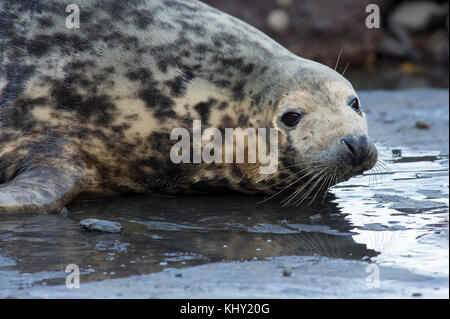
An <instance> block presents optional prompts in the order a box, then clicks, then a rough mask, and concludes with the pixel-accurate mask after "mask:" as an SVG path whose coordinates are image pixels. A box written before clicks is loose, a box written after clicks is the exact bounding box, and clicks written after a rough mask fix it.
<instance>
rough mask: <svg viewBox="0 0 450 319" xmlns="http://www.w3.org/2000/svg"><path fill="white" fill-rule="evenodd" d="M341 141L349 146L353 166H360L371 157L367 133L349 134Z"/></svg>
mask: <svg viewBox="0 0 450 319" xmlns="http://www.w3.org/2000/svg"><path fill="white" fill-rule="evenodd" d="M341 143H342V144H344V145H345V146H346V147H347V150H348V153H349V154H348V155H349V158H350V162H351V163H352V165H353V166H360V165H362V164H363V163H364V162H365V161H367V160H368V159H370V157H371V155H370V151H369V143H368V142H367V137H366V135H347V136H345V137H343V138H342V139H341Z"/></svg>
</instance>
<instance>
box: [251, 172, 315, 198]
mask: <svg viewBox="0 0 450 319" xmlns="http://www.w3.org/2000/svg"><path fill="white" fill-rule="evenodd" d="M305 170H306V169H305ZM313 172H314V171H310V172H308V173H306V174H305V175H303V176H300V177H299V178H297V179H296V180H295V181H293V182H292V183H290V184H289V185H287V186H284V187H283V188H282V189H281V190H280V191H279V192H277V193H275V194H273V195H271V196H270V197H269V198H266V199H264V200H262V201H260V202H258V203H257V204H261V203H264V202H266V201H268V200H270V199H272V198H274V197H275V196H277V195H279V194H281V193H282V192H284V191H285V190H286V189H288V188H289V187H290V186H292V185H294V184H295V183H298V182H299V181H301V180H302V179H303V178H305V177H306V176H308V175H309V174H312V173H313ZM294 176H297V174H296V175H294ZM289 177H291V176H289Z"/></svg>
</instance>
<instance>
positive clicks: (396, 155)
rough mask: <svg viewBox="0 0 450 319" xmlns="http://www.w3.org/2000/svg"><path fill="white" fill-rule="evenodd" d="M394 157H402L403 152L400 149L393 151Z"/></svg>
mask: <svg viewBox="0 0 450 319" xmlns="http://www.w3.org/2000/svg"><path fill="white" fill-rule="evenodd" d="M392 156H393V157H402V150H400V149H395V150H392Z"/></svg>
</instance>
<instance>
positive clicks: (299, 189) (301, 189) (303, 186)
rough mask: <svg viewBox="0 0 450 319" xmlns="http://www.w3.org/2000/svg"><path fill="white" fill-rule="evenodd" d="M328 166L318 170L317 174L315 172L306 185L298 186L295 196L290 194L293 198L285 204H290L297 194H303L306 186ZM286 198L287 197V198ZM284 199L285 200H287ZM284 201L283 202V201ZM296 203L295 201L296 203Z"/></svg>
mask: <svg viewBox="0 0 450 319" xmlns="http://www.w3.org/2000/svg"><path fill="white" fill-rule="evenodd" d="M325 169H326V168H324V169H322V170H321V171H320V172H319V171H316V174H314V175H313V176H312V177H311V178H310V179H309V180H308V182H306V183H305V184H304V185H302V186H301V187H300V188H298V189H297V190H296V191H295V192H294V194H295V195H294V196H292V197H291V196H290V197H291V199H289V200H288V201H287V202H286V203H285V204H284V205H283V206H285V205H287V204H289V203H290V202H291V201H292V200H293V199H294V198H295V197H296V196H297V195H299V194H301V192H302V191H303V190H304V189H305V187H306V186H308V185H309V184H310V183H311V182H312V181H314V180H315V179H316V178H317V177H318V176H320V175H321V174H322V173H323V172H324V171H325ZM285 200H286V199H285ZM285 200H283V201H285ZM283 201H282V202H283ZM294 204H295V203H294Z"/></svg>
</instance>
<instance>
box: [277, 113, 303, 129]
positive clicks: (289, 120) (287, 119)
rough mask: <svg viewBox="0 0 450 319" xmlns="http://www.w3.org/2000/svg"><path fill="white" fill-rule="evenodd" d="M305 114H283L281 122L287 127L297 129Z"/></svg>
mask: <svg viewBox="0 0 450 319" xmlns="http://www.w3.org/2000/svg"><path fill="white" fill-rule="evenodd" d="M302 117H303V114H301V113H298V112H293V111H289V112H286V113H284V114H283V116H282V117H281V122H282V123H283V124H284V125H286V126H287V127H295V126H296V125H297V124H298V122H300V120H301V119H302Z"/></svg>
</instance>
